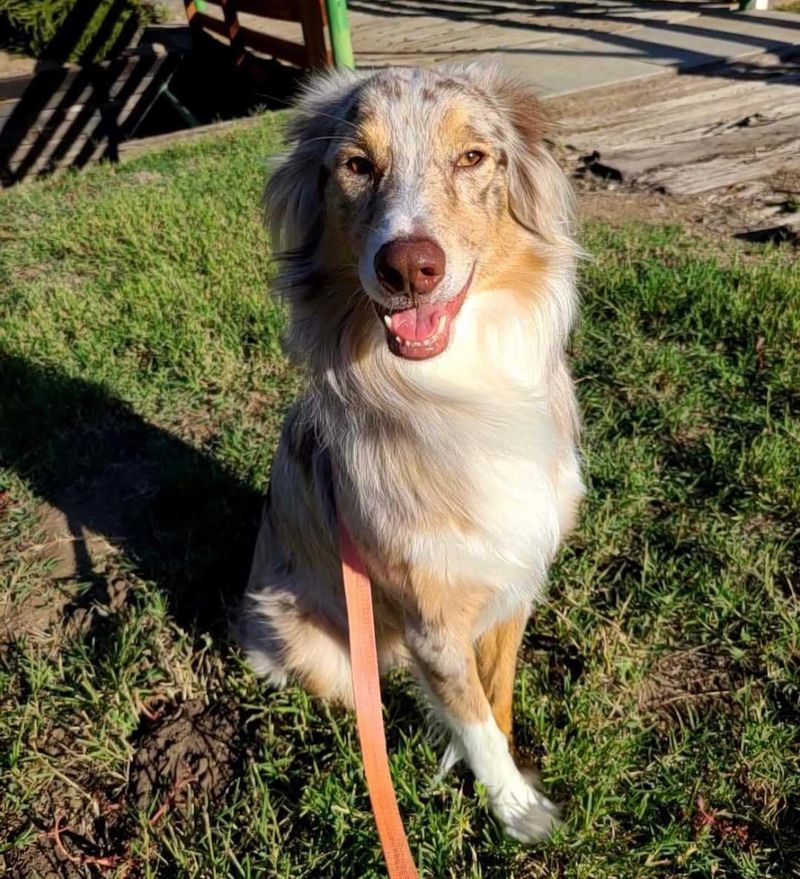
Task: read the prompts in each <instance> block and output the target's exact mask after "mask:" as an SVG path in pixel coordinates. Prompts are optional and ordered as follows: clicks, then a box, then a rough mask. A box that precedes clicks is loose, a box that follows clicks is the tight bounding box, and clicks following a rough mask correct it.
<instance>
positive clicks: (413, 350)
mask: <svg viewBox="0 0 800 879" xmlns="http://www.w3.org/2000/svg"><path fill="white" fill-rule="evenodd" d="M474 271H475V267H474V266H473V267H472V271H470V273H469V277H468V278H467V282H466V283H465V284H464V286H463V287H462V288H461V290H460V291H459V292H458V293H456V295H455V296H452V297H451V298H450V299H445V300H443V301H440V302H427V301H424V300H423V301H422V302H417V304H416V305H414V306H412V307H411V308H402V307H401V308H398V309H391V308H387V307H386V306H384V305H380V304H379V303H377V302H375V301H374V300H373V305H374V306H375V310H376V311H377V312H378V316H379V317H380V318H381V320H382V321H383V323H384V324H385V326H386V341H387V344H388V346H389V350H390V351H391V352H392V354H394V355H395V356H397V357H404V358H405V359H406V360H428V359H429V358H431V357H436V355H437V354H441V353H442V352H443V351H444V350H445V348H447V346H448V344H449V342H450V332H451V329H452V324H453V321H454V320H455V318H456V316H457V315H458V313H459V311H461V306H462V305H463V304H464V300H465V299H466V298H467V291H468V290H469V287H470V284H471V283H472V275H473V273H474Z"/></svg>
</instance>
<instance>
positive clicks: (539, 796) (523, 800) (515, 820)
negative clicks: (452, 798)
mask: <svg viewBox="0 0 800 879" xmlns="http://www.w3.org/2000/svg"><path fill="white" fill-rule="evenodd" d="M525 775H526V776H527V777H524V776H523V775H522V774H520V778H519V782H518V783H515V784H513V785H507V786H505V787H503V788H502V790H500V791H499V792H498V793H497V794H495V795H494V796H493V797H491V798H490V803H491V806H492V811H493V812H494V814H495V816H496V817H497V820H498V821H499V822H500V823H501V824H502V825H503V829H504V830H505V832H506V833H507V834H508V835H509V836H510V837H511V838H512V839H516V840H517V841H518V842H522V843H525V844H529V843H532V842H537V841H538V840H542V839H544V838H545V837H547V836H549V835H550V834H551V833H552V832H553V830H555V829H556V827H558V826H559V824H560V823H561V821H560V820H559V814H558V807H557V806H556V805H555V803H552V802H550V800H548V799H547V797H546V796H545V795H544V794H543V793H541V792H540V791H538V790H536V788H535V787H534V786H533V783H532V778H533V777H535V776H533V774H532V773H531V774H528V773H525Z"/></svg>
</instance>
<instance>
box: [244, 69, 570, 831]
mask: <svg viewBox="0 0 800 879" xmlns="http://www.w3.org/2000/svg"><path fill="white" fill-rule="evenodd" d="M546 131H547V125H546V122H545V118H544V115H543V113H542V110H541V107H540V105H539V104H538V102H537V100H536V98H535V97H534V95H533V94H531V92H530V91H529V90H528V88H526V87H524V86H521V85H520V84H519V83H516V82H514V81H512V80H510V79H509V78H507V77H506V76H505V75H503V74H502V73H501V72H500V71H498V70H495V69H492V68H488V69H487V68H486V67H479V66H467V67H443V68H439V69H432V70H419V69H411V68H399V69H392V70H386V71H382V72H378V73H372V74H368V75H359V74H355V73H350V72H336V73H331V74H326V75H324V76H320V77H318V78H316V79H314V80H313V81H312V83H311V85H310V86H309V88H308V89H307V91H306V93H305V95H304V96H303V98H302V99H301V100H300V102H299V106H298V108H297V111H296V113H295V114H294V115H293V116H292V119H291V122H290V123H289V127H288V152H287V153H286V154H285V156H284V157H283V158H282V160H281V162H280V163H279V165H278V167H277V168H276V170H275V171H274V173H273V174H272V177H271V179H270V182H269V184H268V186H267V190H266V196H265V198H266V213H267V219H268V222H269V226H270V229H271V231H272V240H273V243H274V244H275V246H276V247H277V248H278V249H279V251H280V271H279V275H278V278H277V287H278V289H279V290H280V292H281V294H282V295H283V296H284V297H285V298H286V301H287V302H288V305H289V312H290V317H289V328H288V336H287V343H288V348H289V351H290V352H291V355H292V356H293V357H294V358H295V359H296V361H297V362H298V363H299V364H300V365H301V366H302V367H303V369H304V370H305V372H306V374H307V376H308V389H307V391H306V392H305V394H304V396H303V397H302V398H301V399H300V400H299V401H298V402H297V403H295V405H294V406H293V408H292V409H291V411H290V412H289V414H288V416H287V418H286V422H285V424H284V428H283V433H282V437H281V440H280V444H279V447H278V450H277V453H276V456H275V460H274V464H273V468H272V476H271V485H270V489H269V493H268V496H267V500H266V504H265V508H264V513H263V518H262V522H261V528H260V533H259V537H258V542H257V546H256V550H255V557H254V561H253V568H252V572H251V576H250V581H249V584H248V587H247V592H246V595H245V599H244V605H243V612H242V618H241V622H240V637H241V639H242V641H243V644H244V647H245V649H246V651H247V654H248V656H249V659H250V661H251V662H252V664H253V666H254V667H255V668H256V669H257V671H258V672H260V673H261V674H263V675H265V676H266V677H267V678H268V679H269V680H270V681H271V682H272V683H273V684H275V685H278V686H281V685H284V684H285V683H287V682H289V681H291V682H296V683H299V684H300V685H302V686H303V687H305V688H307V689H308V690H309V691H310V692H312V693H313V694H315V695H317V696H319V697H321V698H323V699H328V700H334V701H338V702H341V703H344V704H345V705H348V704H352V686H351V680H350V661H349V656H348V646H347V618H346V613H345V603H344V593H343V588H342V581H341V568H340V557H339V550H338V544H337V539H336V534H337V531H336V509H337V508H338V512H339V514H340V515H341V516H342V517H343V519H344V522H345V523H346V526H347V528H348V530H349V531H350V534H351V535H352V537H353V539H354V542H355V543H356V545H357V547H358V549H359V551H360V553H361V556H362V557H363V560H364V562H365V564H366V567H367V570H368V572H369V575H370V578H371V581H372V587H373V596H374V603H375V614H376V621H375V625H376V632H377V640H378V649H379V659H380V664H381V669H382V671H387V670H389V669H391V668H395V667H397V666H411V667H413V668H414V669H415V670H416V672H417V673H418V676H419V678H420V680H421V682H422V684H423V687H424V689H425V690H426V692H427V694H428V695H429V697H430V699H431V701H432V703H433V705H434V707H435V709H436V711H437V713H438V715H439V717H440V718H441V720H442V721H443V722H444V724H445V725H446V727H447V728H448V730H449V732H450V734H451V745H450V747H449V748H448V751H447V755H448V756H447V758H446V759H448V760H449V761H451V762H452V761H453V760H454V759H455V758H463V759H464V760H466V762H467V763H468V764H469V766H470V768H471V770H472V772H473V773H474V775H475V777H476V778H477V779H478V780H479V781H481V782H482V783H483V784H484V785H485V787H486V789H487V791H488V795H489V800H490V803H491V806H492V809H493V811H494V813H495V815H496V816H497V818H498V820H499V821H500V822H501V823H502V825H503V827H504V828H505V830H506V831H507V832H508V833H509V834H510V835H511V836H513V837H514V838H516V839H518V840H521V841H524V842H528V841H531V840H534V839H537V838H540V837H542V836H544V835H546V834H547V833H548V831H549V830H550V829H551V828H552V827H553V826H554V825H555V823H556V822H557V815H556V809H555V808H554V806H553V804H552V803H551V802H550V801H549V800H548V799H547V798H546V797H545V796H544V795H543V794H542V793H541V792H540V791H539V790H538V789H537V788H536V787H534V786H533V784H532V783H531V781H530V778H529V777H528V775H527V774H526V773H524V772H522V771H521V770H520V769H519V768H518V766H517V765H516V764H515V762H514V759H513V757H512V750H511V747H510V744H511V735H512V730H511V725H512V724H511V717H512V694H513V689H514V675H515V668H516V658H517V653H518V650H519V646H520V643H521V640H522V636H523V631H524V629H525V624H526V622H527V620H528V617H529V615H530V613H531V609H532V607H533V605H534V604H535V603H536V602H539V601H541V600H542V599H543V597H544V594H545V589H546V582H547V570H548V566H549V564H550V562H551V561H552V559H553V556H554V555H555V553H556V550H557V548H558V545H559V542H560V540H561V538H562V537H563V536H564V535H565V534H566V533H567V532H568V531H569V530H570V528H571V527H572V524H573V522H574V520H575V515H576V509H577V507H578V504H579V501H580V498H581V495H582V493H583V487H582V483H581V477H580V468H579V457H578V452H577V449H576V440H577V434H578V415H577V408H576V400H575V393H574V389H573V384H572V380H571V378H570V373H569V368H568V365H567V362H566V357H565V345H566V342H567V336H568V334H569V331H570V327H571V326H572V323H573V318H574V316H575V311H576V305H577V296H576V285H575V264H576V258H577V256H578V248H577V246H576V244H575V242H574V239H573V237H572V196H571V192H570V187H569V184H568V183H567V181H566V179H565V177H564V175H563V174H562V172H561V171H560V169H559V167H558V165H557V164H556V162H555V160H554V159H553V158H552V156H551V155H550V153H549V152H548V150H547V148H546V146H545V143H544V141H543V137H544V135H545V133H546Z"/></svg>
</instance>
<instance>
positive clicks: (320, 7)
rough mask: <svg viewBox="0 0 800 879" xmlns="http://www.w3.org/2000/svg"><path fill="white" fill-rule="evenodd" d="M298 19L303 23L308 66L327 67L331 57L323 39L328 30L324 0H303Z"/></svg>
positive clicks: (331, 60)
mask: <svg viewBox="0 0 800 879" xmlns="http://www.w3.org/2000/svg"><path fill="white" fill-rule="evenodd" d="M300 21H301V23H302V25H303V42H304V43H305V49H306V65H307V66H308V67H311V68H314V67H328V66H329V65H330V64H331V63H332V62H333V59H332V57H331V53H330V51H329V50H328V44H327V42H326V41H325V34H326V32H327V30H328V13H327V11H326V9H325V2H324V0H304V2H303V3H301V4H300Z"/></svg>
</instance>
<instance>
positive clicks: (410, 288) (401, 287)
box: [375, 238, 445, 296]
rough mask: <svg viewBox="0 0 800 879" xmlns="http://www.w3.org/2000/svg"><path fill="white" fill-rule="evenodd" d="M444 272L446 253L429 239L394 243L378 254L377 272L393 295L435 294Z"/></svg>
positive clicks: (383, 284) (386, 245)
mask: <svg viewBox="0 0 800 879" xmlns="http://www.w3.org/2000/svg"><path fill="white" fill-rule="evenodd" d="M444 269H445V255H444V251H443V250H442V248H441V247H439V245H438V244H436V243H435V242H433V241H431V240H430V239H429V238H413V239H397V240H396V241H390V242H389V243H388V244H384V245H383V247H381V249H380V250H379V251H378V252H377V253H376V254H375V272H376V274H377V275H378V280H379V281H380V283H381V286H382V287H383V288H384V289H385V290H387V291H388V292H389V293H405V294H406V295H407V296H409V295H410V296H422V295H424V294H426V293H431V292H433V290H434V288H435V287H436V285H437V284H438V283H439V281H441V280H442V278H443V277H444Z"/></svg>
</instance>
